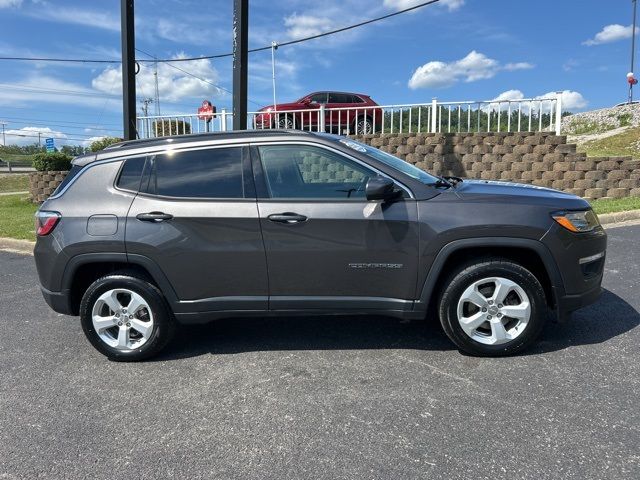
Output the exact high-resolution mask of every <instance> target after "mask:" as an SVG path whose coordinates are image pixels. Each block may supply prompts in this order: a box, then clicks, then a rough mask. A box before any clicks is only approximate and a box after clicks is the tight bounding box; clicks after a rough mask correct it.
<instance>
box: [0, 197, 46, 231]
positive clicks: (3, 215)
mask: <svg viewBox="0 0 640 480" xmlns="http://www.w3.org/2000/svg"><path fill="white" fill-rule="evenodd" d="M37 209H38V206H37V205H35V204H33V203H31V201H30V200H29V198H28V197H27V196H26V195H7V196H0V237H10V238H18V239H21V240H35V235H36V234H35V230H34V226H33V214H34V213H35V212H36V210H37Z"/></svg>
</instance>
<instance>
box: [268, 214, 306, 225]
mask: <svg viewBox="0 0 640 480" xmlns="http://www.w3.org/2000/svg"><path fill="white" fill-rule="evenodd" d="M267 218H268V219H269V220H271V221H272V222H278V223H288V224H291V223H300V222H306V221H307V217H305V216H304V215H300V214H297V213H291V212H285V213H274V214H272V215H269V216H268V217H267Z"/></svg>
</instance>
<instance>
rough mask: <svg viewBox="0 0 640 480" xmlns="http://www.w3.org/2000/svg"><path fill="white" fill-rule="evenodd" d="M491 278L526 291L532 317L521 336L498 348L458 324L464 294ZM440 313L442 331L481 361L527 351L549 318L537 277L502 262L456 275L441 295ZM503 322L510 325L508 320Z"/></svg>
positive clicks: (469, 266) (467, 267)
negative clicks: (459, 308)
mask: <svg viewBox="0 0 640 480" xmlns="http://www.w3.org/2000/svg"><path fill="white" fill-rule="evenodd" d="M490 277H502V278H505V279H507V280H511V281H512V282H515V283H516V284H517V285H518V286H519V287H521V288H522V289H523V290H524V292H525V294H526V295H527V297H528V300H529V304H530V317H529V320H528V322H527V323H526V326H524V328H523V330H522V332H521V333H520V334H519V335H518V336H516V337H515V338H514V339H512V340H510V341H507V342H506V343H502V344H497V345H488V344H484V343H481V342H480V341H476V340H474V339H473V338H471V336H469V335H468V334H467V333H465V331H464V330H463V328H462V326H461V325H460V322H459V321H458V302H459V301H460V299H461V297H462V295H463V293H464V292H465V290H466V289H467V288H468V287H469V286H471V285H473V284H474V283H475V282H478V281H480V280H483V279H485V278H490ZM438 313H439V316H440V323H441V324H442V328H443V329H444V331H445V333H446V334H447V336H448V337H449V338H450V339H451V341H452V342H453V343H455V344H456V346H457V347H458V348H459V349H460V350H462V351H463V352H466V353H468V354H470V355H475V356H481V357H498V356H506V355H513V354H515V353H518V352H520V351H522V350H524V349H526V348H527V347H529V346H530V345H531V344H532V343H533V342H534V341H535V340H536V339H537V337H538V336H539V335H540V332H542V329H543V328H544V325H545V322H546V319H547V316H548V312H547V305H546V302H545V294H544V290H543V288H542V285H541V284H540V282H539V281H538V279H537V278H536V277H535V275H533V274H532V273H531V272H530V271H529V270H527V269H526V268H524V267H522V266H521V265H518V264H517V263H514V262H512V261H510V260H506V259H500V258H485V259H481V260H476V261H474V262H470V263H466V264H464V265H462V266H461V267H460V268H458V269H457V270H456V271H454V272H453V273H452V274H451V276H449V278H448V280H447V283H446V284H445V288H444V291H443V292H442V294H441V295H440V298H439V302H438ZM488 313H490V312H488ZM482 315H484V314H482ZM485 318H486V317H485ZM503 318H505V321H510V320H509V319H508V317H506V316H505V317H503ZM494 321H495V318H494ZM485 328H486V327H485Z"/></svg>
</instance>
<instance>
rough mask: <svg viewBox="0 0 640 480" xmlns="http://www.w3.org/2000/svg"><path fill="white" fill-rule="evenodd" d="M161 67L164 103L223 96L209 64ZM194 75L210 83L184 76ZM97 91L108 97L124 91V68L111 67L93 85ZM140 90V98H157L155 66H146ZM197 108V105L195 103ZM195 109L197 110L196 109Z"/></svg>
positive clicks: (138, 83)
mask: <svg viewBox="0 0 640 480" xmlns="http://www.w3.org/2000/svg"><path fill="white" fill-rule="evenodd" d="M185 56H186V55H185V54H179V55H177V56H174V57H173V58H184V57H185ZM171 65H172V64H166V63H160V64H158V90H159V93H160V99H161V101H164V102H178V101H180V100H182V99H184V98H191V97H202V98H203V99H204V98H210V99H211V98H213V97H220V96H221V95H222V92H221V91H220V90H219V89H218V88H217V87H215V86H214V85H213V84H215V83H216V82H217V81H218V73H217V71H216V69H215V68H214V67H213V65H212V64H211V62H210V61H209V60H204V59H203V60H195V61H191V62H189V63H188V64H184V65H183V64H181V63H176V65H175V67H177V68H174V67H172V66H171ZM178 69H182V70H185V71H188V72H190V73H191V74H193V75H196V76H198V77H200V78H202V79H204V80H206V81H203V80H200V79H198V78H195V77H193V76H190V75H188V74H186V73H184V72H182V71H181V70H178ZM91 85H92V86H93V88H95V89H96V90H98V91H100V92H104V93H107V94H109V93H118V94H120V92H121V91H122V68H121V67H120V66H118V67H107V68H106V69H105V70H103V71H102V72H101V73H100V74H99V75H98V76H97V77H95V78H94V79H93V80H92V81H91ZM136 86H137V93H138V96H139V97H153V96H154V93H155V75H154V67H153V65H152V64H148V63H147V64H142V66H141V69H140V73H138V75H136ZM194 105H196V106H197V104H195V103H194ZM194 108H195V107H194Z"/></svg>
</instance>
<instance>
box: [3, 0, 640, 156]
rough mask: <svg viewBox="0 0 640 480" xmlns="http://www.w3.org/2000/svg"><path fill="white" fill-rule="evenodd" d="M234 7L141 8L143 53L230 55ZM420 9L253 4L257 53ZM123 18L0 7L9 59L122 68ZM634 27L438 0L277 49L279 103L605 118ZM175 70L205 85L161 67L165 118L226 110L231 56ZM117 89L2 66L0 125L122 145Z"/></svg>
mask: <svg viewBox="0 0 640 480" xmlns="http://www.w3.org/2000/svg"><path fill="white" fill-rule="evenodd" d="M232 3H233V2H232V0H136V35H137V39H136V41H137V47H139V48H140V49H141V50H143V51H145V52H148V53H150V54H152V55H156V56H158V57H160V58H177V57H180V56H199V55H208V54H218V53H225V52H228V51H230V48H231V28H230V27H231V21H232ZM416 3H420V1H418V0H324V1H309V0H279V1H264V0H251V1H250V35H249V37H250V46H251V47H259V46H264V45H269V44H270V43H271V41H272V40H275V41H280V42H282V41H287V40H291V39H295V38H299V37H301V36H308V35H311V34H314V33H320V32H322V31H326V30H331V29H334V28H338V27H341V26H344V25H348V24H350V23H356V22H359V21H362V20H364V19H368V18H371V17H375V16H378V15H382V14H385V13H389V12H392V11H394V10H398V9H401V8H405V7H407V6H411V5H413V4H416ZM119 6H120V1H119V0H94V1H80V0H55V1H54V0H0V32H2V33H1V34H0V56H29V57H31V56H33V57H61V58H95V59H116V60H117V59H119V55H120V37H119V28H120V25H119ZM630 23H631V0H607V1H604V0H562V1H558V0H554V1H552V0H536V1H524V0H441V2H440V3H439V4H436V5H433V6H429V7H425V8H423V9H419V10H417V11H415V12H412V13H407V14H403V15H400V16H397V17H394V18H392V19H389V20H385V21H382V22H379V23H377V24H373V25H369V26H366V27H363V28H360V29H357V30H353V31H349V32H345V33H341V34H337V35H335V36H332V37H325V38H323V39H319V40H314V41H310V42H307V43H304V44H300V45H296V46H289V47H282V48H280V49H278V51H277V53H276V56H277V78H278V82H277V94H278V101H279V102H283V101H291V100H295V99H296V98H298V97H300V96H302V95H304V94H306V93H308V92H311V91H314V90H320V89H323V90H324V89H336V90H346V91H358V92H363V93H367V94H369V95H371V96H372V97H373V99H374V100H376V101H377V102H378V103H380V104H392V103H418V102H428V101H430V100H431V98H432V97H437V98H439V99H440V100H442V101H463V100H488V99H494V98H512V99H516V98H522V97H526V98H528V97H536V96H540V95H545V94H547V93H548V92H554V91H566V93H565V98H564V100H565V102H564V103H565V106H567V107H568V108H569V109H570V110H572V111H578V110H584V109H592V108H600V107H606V106H610V105H612V104H615V103H618V102H622V101H624V100H625V99H626V83H625V75H626V73H627V72H628V70H629V62H630V41H631V26H630ZM139 57H140V58H145V55H143V54H139ZM249 61H250V64H249V97H250V103H249V109H250V110H253V109H257V108H259V107H260V106H263V105H265V104H269V103H271V98H272V90H271V56H270V52H269V51H265V52H260V53H254V54H250V57H249ZM174 65H175V66H177V67H179V68H182V69H183V70H186V71H188V72H190V73H192V74H195V75H197V76H199V77H201V78H204V79H206V80H207V82H203V81H201V80H198V79H196V78H194V77H191V76H189V75H187V74H185V73H183V72H181V71H179V70H177V69H175V68H173V67H170V66H168V65H161V66H160V68H159V71H158V75H159V89H160V100H161V102H160V104H161V105H160V106H161V109H162V113H163V114H166V113H191V112H193V111H195V110H196V109H197V107H198V106H199V104H200V103H201V101H202V100H203V99H210V100H212V101H213V103H214V104H216V105H217V106H218V108H223V107H227V108H229V107H230V105H231V96H230V94H229V93H228V92H227V90H231V59H230V58H226V59H220V60H213V61H208V60H200V61H197V62H188V63H176V64H174ZM638 69H639V70H640V67H639V68H638ZM120 81H121V80H120V70H119V66H118V65H117V64H114V65H112V66H110V65H95V64H94V65H86V64H80V65H79V64H54V63H47V62H17V61H1V62H0V121H5V122H7V123H8V125H7V126H6V129H7V131H8V132H9V134H10V135H9V136H8V138H7V143H19V144H24V143H32V142H33V141H34V140H36V141H37V139H36V138H35V137H17V136H12V135H11V133H22V134H29V135H33V134H34V132H37V131H42V132H43V136H54V137H57V138H58V144H60V143H64V142H67V143H71V144H78V143H82V142H85V143H86V142H88V141H89V140H90V139H91V138H92V137H100V136H103V135H121V132H122V129H121V122H122V119H121V103H120V99H119V98H120V95H121V84H120ZM137 84H138V85H137V87H138V96H139V99H140V100H141V99H142V98H143V97H150V96H153V94H154V69H153V65H152V64H143V65H142V69H141V72H140V74H139V75H138V79H137ZM214 85H217V86H219V87H221V88H218V87H216V86H214ZM638 93H639V95H640V91H639V92H638ZM138 105H139V106H140V102H138ZM154 108H155V106H153V105H152V106H151V111H152V112H153V109H154Z"/></svg>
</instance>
